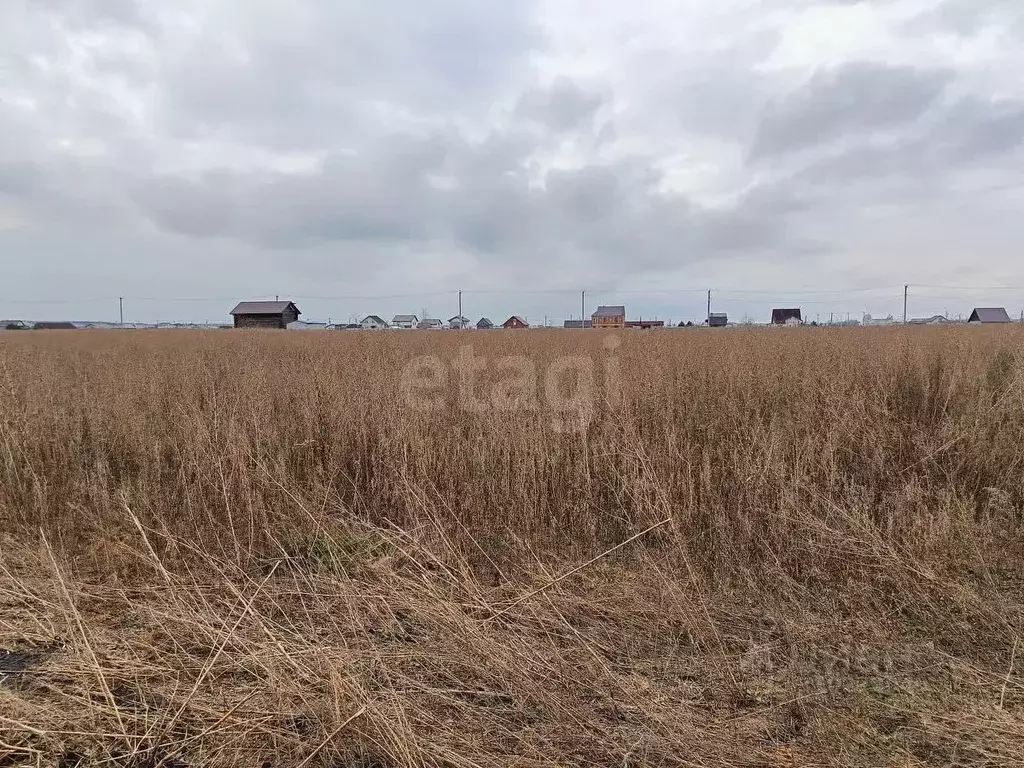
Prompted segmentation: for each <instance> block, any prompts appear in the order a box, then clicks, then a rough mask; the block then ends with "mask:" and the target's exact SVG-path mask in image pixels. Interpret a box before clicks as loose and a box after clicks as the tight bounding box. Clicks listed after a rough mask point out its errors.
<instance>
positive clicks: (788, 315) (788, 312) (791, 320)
mask: <svg viewBox="0 0 1024 768" xmlns="http://www.w3.org/2000/svg"><path fill="white" fill-rule="evenodd" d="M803 322H804V321H803V316H802V315H801V314H800V310H799V309H773V310H772V325H803Z"/></svg>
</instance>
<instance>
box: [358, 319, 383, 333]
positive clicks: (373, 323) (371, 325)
mask: <svg viewBox="0 0 1024 768" xmlns="http://www.w3.org/2000/svg"><path fill="white" fill-rule="evenodd" d="M359 327H360V328H362V329H363V330H367V331H377V330H381V329H384V328H387V327H388V324H387V323H386V322H385V321H384V319H383V318H381V317H378V316H377V315H367V316H366V317H364V318H363V319H362V320H361V321H360V323H359Z"/></svg>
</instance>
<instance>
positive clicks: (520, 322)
mask: <svg viewBox="0 0 1024 768" xmlns="http://www.w3.org/2000/svg"><path fill="white" fill-rule="evenodd" d="M501 327H502V328H505V329H506V330H508V329H514V328H529V327H530V324H529V323H528V322H526V320H524V319H523V318H521V317H520V316H519V315H512V317H510V318H509V319H508V320H506V321H505V322H504V323H502V324H501Z"/></svg>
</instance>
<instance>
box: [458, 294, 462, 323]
mask: <svg viewBox="0 0 1024 768" xmlns="http://www.w3.org/2000/svg"><path fill="white" fill-rule="evenodd" d="M461 322H462V291H459V323H461Z"/></svg>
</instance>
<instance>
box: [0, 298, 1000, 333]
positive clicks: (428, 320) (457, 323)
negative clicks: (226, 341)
mask: <svg viewBox="0 0 1024 768" xmlns="http://www.w3.org/2000/svg"><path fill="white" fill-rule="evenodd" d="M301 315H302V313H301V312H300V310H299V308H298V306H296V304H295V303H294V302H292V301H243V302H241V303H239V304H238V305H237V306H236V307H235V308H234V309H233V310H232V311H231V316H232V319H233V325H234V327H235V328H281V329H291V330H335V329H337V330H347V329H361V330H384V329H391V328H395V329H405V330H413V329H416V330H442V329H452V330H462V329H469V328H475V329H477V330H491V329H494V328H503V329H520V328H529V327H530V324H529V323H528V322H527V320H526V319H525V318H524V317H522V316H520V315H512V316H510V317H509V318H508V319H507V320H505V321H504V322H503V323H501V324H500V325H497V324H495V323H494V322H492V321H491V320H490V319H489V318H487V317H481V318H480V319H479V320H477V321H476V322H475V323H474V322H472V321H471V320H470V319H469V318H467V317H464V316H462V315H456V316H455V317H451V318H449V319H448V320H447V321H443V320H440V319H439V318H432V317H423V318H420V317H418V316H417V315H413V314H408V315H405V314H399V315H395V316H394V317H392V318H391V320H390V321H387V320H385V319H384V318H383V317H381V316H380V315H367V316H366V317H364V318H363V319H362V320H361V321H360V322H358V323H315V322H307V321H303V320H300V319H299V318H300V316H301ZM744 322H747V321H744ZM897 322H898V321H897V320H895V319H894V318H893V317H892V315H890V316H888V317H885V318H873V317H872V316H871V315H867V314H865V315H864V318H863V320H862V321H856V320H852V321H851V320H847V321H845V322H844V321H840V322H839V323H832V324H834V325H865V326H874V325H894V324H897ZM950 322H954V321H953V320H950V319H949V318H947V317H946V316H945V315H932V316H930V317H915V318H913V319H911V320H909V321H908V323H909V324H910V325H939V324H943V323H950ZM967 322H968V323H972V324H974V323H976V324H990V323H1009V322H1011V319H1010V315H1009V313H1008V312H1007V311H1006V309H1005V308H1003V307H978V308H975V309H974V310H972V312H971V314H970V318H969V319H968V321H967ZM728 324H729V317H728V315H727V314H726V313H724V312H712V313H710V314H709V316H708V319H707V321H706V325H708V326H710V327H712V328H724V327H726V326H727V325H728ZM804 324H805V321H804V317H803V312H802V311H801V309H800V308H799V307H792V308H780V309H773V310H772V315H771V321H770V325H776V326H794V325H804ZM812 324H817V323H812ZM684 325H687V326H689V325H693V324H692V323H679V326H680V327H682V326H684ZM209 327H224V326H209V325H196V324H182V323H159V324H156V325H141V324H114V323H73V322H63V321H62V322H37V323H27V322H24V321H21V320H0V329H7V330H23V329H37V330H73V329H77V328H209ZM563 327H564V328H568V329H584V328H596V329H605V330H620V329H632V328H635V329H651V328H664V327H665V321H664V320H649V319H648V320H644V319H639V320H627V319H626V308H625V307H624V306H623V305H621V304H619V305H611V306H601V307H598V308H597V311H596V312H594V313H593V314H592V315H591V316H590V318H587V319H580V320H566V321H565V323H564V324H563Z"/></svg>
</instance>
